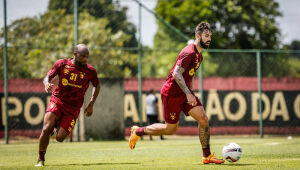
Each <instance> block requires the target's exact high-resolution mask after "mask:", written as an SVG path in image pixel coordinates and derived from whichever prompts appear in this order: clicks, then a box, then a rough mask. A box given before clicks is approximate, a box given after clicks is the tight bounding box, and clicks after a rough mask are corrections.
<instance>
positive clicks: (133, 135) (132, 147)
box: [129, 126, 140, 150]
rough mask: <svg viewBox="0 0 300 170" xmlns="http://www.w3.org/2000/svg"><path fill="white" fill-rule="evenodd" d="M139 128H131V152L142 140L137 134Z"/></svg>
mask: <svg viewBox="0 0 300 170" xmlns="http://www.w3.org/2000/svg"><path fill="white" fill-rule="evenodd" d="M138 128H139V127H138V126H132V127H131V135H130V137H129V147H130V149H131V150H133V149H134V147H135V144H136V142H137V141H138V140H139V139H140V137H139V136H138V135H137V134H136V133H135V131H136V130H137V129H138Z"/></svg>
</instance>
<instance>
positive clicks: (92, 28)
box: [0, 10, 137, 78]
mask: <svg viewBox="0 0 300 170" xmlns="http://www.w3.org/2000/svg"><path fill="white" fill-rule="evenodd" d="M79 19H80V22H81V24H80V25H79V31H80V32H81V34H80V35H81V36H80V38H79V42H81V43H85V44H87V45H88V46H89V47H91V48H90V57H89V62H90V63H91V64H92V65H93V66H95V67H96V69H97V70H98V73H99V75H98V76H100V77H124V76H132V75H135V74H136V67H137V62H136V60H137V55H136V54H132V53H129V52H127V51H124V50H122V49H121V48H122V47H123V46H124V43H125V42H126V41H128V40H129V39H130V38H131V35H128V34H126V33H124V32H122V31H121V30H119V31H118V32H116V33H112V31H111V30H110V29H107V24H108V23H109V21H108V19H107V18H95V17H93V16H91V15H89V14H88V13H86V12H82V13H81V15H80V18H79ZM73 21H74V17H73V15H66V14H65V11H64V10H55V11H48V12H46V13H45V14H42V15H40V16H36V17H33V18H23V19H19V20H16V21H14V22H13V23H12V24H10V25H9V26H8V43H9V45H10V46H11V47H10V48H9V49H8V55H9V61H8V63H9V77H10V78H42V77H44V76H45V75H46V73H47V71H48V70H49V69H50V68H51V67H52V65H53V64H54V61H56V60H57V59H59V58H66V57H73V43H74V25H73ZM1 34H3V33H1ZM96 47H106V48H96ZM110 47H114V49H113V50H112V49H111V48H110ZM1 54H2V53H1ZM1 62H2V60H1ZM1 69H2V70H3V63H2V64H1ZM124 70H125V71H124ZM0 76H1V77H3V71H1V73H0Z"/></svg>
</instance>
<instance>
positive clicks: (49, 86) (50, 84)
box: [45, 83, 54, 93]
mask: <svg viewBox="0 0 300 170" xmlns="http://www.w3.org/2000/svg"><path fill="white" fill-rule="evenodd" d="M53 86H54V84H52V83H48V84H46V85H45V91H46V92H47V93H51V92H52V89H53Z"/></svg>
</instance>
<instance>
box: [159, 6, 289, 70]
mask: <svg viewBox="0 0 300 170" xmlns="http://www.w3.org/2000/svg"><path fill="white" fill-rule="evenodd" d="M155 11H156V12H157V14H158V15H160V16H162V18H164V19H165V20H166V21H167V22H169V23H170V24H172V25H173V26H175V27H176V28H177V29H179V30H180V31H181V32H183V33H184V34H185V35H187V36H189V37H190V38H191V39H194V36H195V33H194V29H195V27H196V26H197V24H198V23H200V21H206V22H208V23H210V24H211V27H212V30H213V37H212V43H211V46H210V48H214V49H215V48H217V49H278V48H279V47H280V45H281V42H280V40H281V33H280V30H279V27H278V25H277V23H276V20H275V19H276V17H280V16H281V13H280V12H279V4H278V2H276V1H274V0H270V1H257V0H247V1H244V0H204V1H199V0H188V1H185V0H158V3H157V6H156V9H155ZM185 45H186V41H185V40H184V39H183V38H182V37H180V36H178V35H176V33H175V32H174V31H172V30H170V29H169V28H168V27H166V26H165V25H164V24H163V23H161V22H158V31H157V33H156V35H155V39H154V48H156V49H161V48H162V47H165V48H168V49H170V50H172V51H173V52H172V53H170V52H168V51H166V50H163V51H161V54H160V56H158V58H156V60H157V63H163V61H164V60H166V58H168V60H169V61H175V59H176V56H177V54H178V53H179V52H180V50H181V49H182V47H184V46H185ZM170 50H169V51H170ZM174 51H177V54H176V55H174ZM255 55H256V54H255V53H253V55H252V54H247V53H242V52H241V53H234V54H233V53H209V54H206V55H205V56H206V57H208V58H205V60H204V62H206V63H205V65H207V66H205V67H204V76H256V74H257V73H256V72H257V69H256V57H255ZM287 60H288V56H286V55H274V54H273V55H263V56H262V70H263V76H283V75H288V74H289V73H290V71H291V69H289V64H288V63H287ZM271 63H272V65H271ZM282 63H287V64H286V65H285V66H280V65H282ZM169 65H170V64H169V63H166V64H164V65H163V67H162V68H163V69H165V71H163V72H164V74H165V75H166V74H167V73H168V71H169V70H170V68H169V67H170V66H169ZM156 66H158V64H156ZM274 67H278V68H277V69H274ZM157 69H160V68H158V67H157ZM207 69H208V70H207Z"/></svg>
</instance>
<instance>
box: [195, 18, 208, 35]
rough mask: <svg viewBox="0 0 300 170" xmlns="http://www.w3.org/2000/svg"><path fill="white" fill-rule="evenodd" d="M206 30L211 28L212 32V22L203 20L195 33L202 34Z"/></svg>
mask: <svg viewBox="0 0 300 170" xmlns="http://www.w3.org/2000/svg"><path fill="white" fill-rule="evenodd" d="M204 30H209V31H210V32H211V28H210V24H209V23H207V22H203V21H202V22H200V24H198V25H197V27H196V29H195V34H201V33H202V32H203V31H204Z"/></svg>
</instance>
